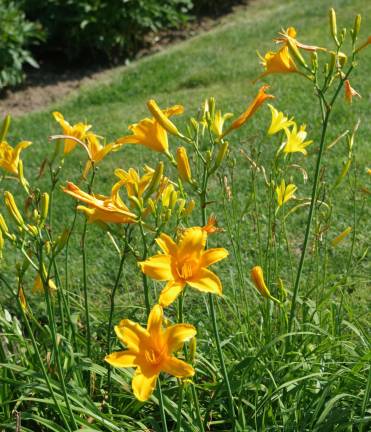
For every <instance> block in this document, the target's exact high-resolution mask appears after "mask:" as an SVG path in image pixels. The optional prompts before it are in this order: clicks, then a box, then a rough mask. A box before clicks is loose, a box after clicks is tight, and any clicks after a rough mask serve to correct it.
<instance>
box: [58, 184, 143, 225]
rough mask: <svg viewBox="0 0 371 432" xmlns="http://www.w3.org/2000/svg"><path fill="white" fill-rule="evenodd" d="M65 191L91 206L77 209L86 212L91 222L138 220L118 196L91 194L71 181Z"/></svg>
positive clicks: (127, 222)
mask: <svg viewBox="0 0 371 432" xmlns="http://www.w3.org/2000/svg"><path fill="white" fill-rule="evenodd" d="M63 192H65V193H66V194H68V195H71V196H72V197H74V198H76V199H78V200H80V201H82V202H84V203H86V204H88V206H89V207H85V206H78V207H77V209H78V210H80V211H83V212H84V213H85V214H86V216H87V218H88V222H89V223H93V222H98V221H100V222H105V223H123V224H130V223H136V221H137V220H136V219H137V218H136V215H135V214H134V213H132V212H130V211H129V209H128V207H127V206H126V205H125V204H124V203H123V202H122V201H121V200H120V199H119V197H117V196H114V195H112V196H110V197H107V196H103V195H93V194H91V195H90V194H88V193H86V192H84V191H82V190H81V189H80V188H78V187H77V186H76V185H74V184H73V183H71V182H67V186H66V187H65V188H64V189H63Z"/></svg>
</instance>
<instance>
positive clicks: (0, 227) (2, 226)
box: [0, 214, 9, 234]
mask: <svg viewBox="0 0 371 432" xmlns="http://www.w3.org/2000/svg"><path fill="white" fill-rule="evenodd" d="M0 231H2V232H3V233H4V234H9V229H8V225H7V224H6V222H5V219H4V217H3V215H2V214H0Z"/></svg>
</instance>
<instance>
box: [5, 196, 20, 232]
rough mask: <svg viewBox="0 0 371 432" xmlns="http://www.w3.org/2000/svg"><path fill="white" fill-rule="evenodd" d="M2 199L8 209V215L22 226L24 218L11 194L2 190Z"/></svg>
mask: <svg viewBox="0 0 371 432" xmlns="http://www.w3.org/2000/svg"><path fill="white" fill-rule="evenodd" d="M4 201H5V205H6V208H7V209H8V212H9V214H10V216H11V217H12V218H13V220H14V222H15V223H16V224H17V225H18V226H20V227H22V228H24V226H25V225H24V220H23V218H22V216H21V214H20V212H19V210H18V207H17V204H16V203H15V201H14V197H13V195H12V194H11V193H10V192H9V191H5V192H4Z"/></svg>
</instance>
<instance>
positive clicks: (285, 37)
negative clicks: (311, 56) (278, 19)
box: [274, 27, 326, 52]
mask: <svg viewBox="0 0 371 432" xmlns="http://www.w3.org/2000/svg"><path fill="white" fill-rule="evenodd" d="M279 35H280V37H279V38H276V39H274V41H275V42H277V43H284V44H287V43H288V41H290V42H291V43H292V44H294V45H295V46H297V47H298V48H301V49H303V50H305V51H311V52H313V51H326V48H321V47H319V46H316V45H306V44H302V43H300V42H299V41H298V40H296V35H297V32H296V29H295V27H288V28H287V29H286V30H284V29H282V32H280V33H279Z"/></svg>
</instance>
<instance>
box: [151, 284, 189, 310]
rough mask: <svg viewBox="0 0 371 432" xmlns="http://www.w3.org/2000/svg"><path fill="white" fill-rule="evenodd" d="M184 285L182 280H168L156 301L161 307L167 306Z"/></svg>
mask: <svg viewBox="0 0 371 432" xmlns="http://www.w3.org/2000/svg"><path fill="white" fill-rule="evenodd" d="M184 287H185V283H184V282H176V281H169V282H168V283H167V285H166V286H165V288H164V289H163V290H162V291H161V294H160V298H159V300H158V302H159V303H160V305H161V306H163V307H166V306H169V305H170V304H171V303H173V301H174V300H175V299H176V298H177V297H178V295H179V294H180V293H181V292H182V290H183V288H184Z"/></svg>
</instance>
